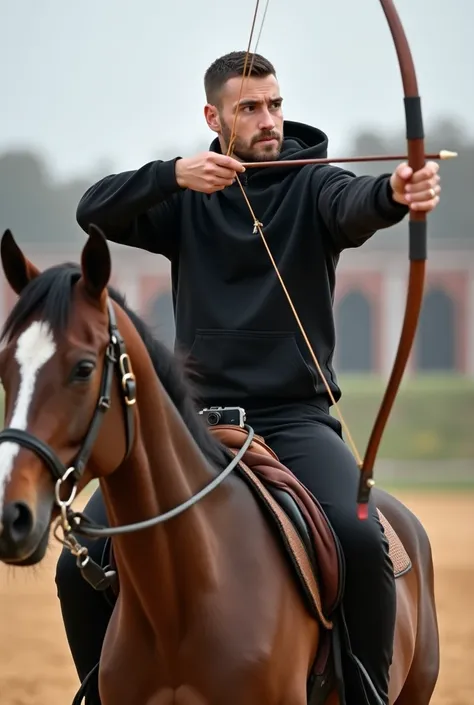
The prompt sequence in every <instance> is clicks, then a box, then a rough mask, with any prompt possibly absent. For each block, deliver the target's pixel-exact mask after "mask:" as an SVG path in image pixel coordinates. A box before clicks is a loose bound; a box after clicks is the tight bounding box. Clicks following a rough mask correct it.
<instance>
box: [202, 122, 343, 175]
mask: <svg viewBox="0 0 474 705" xmlns="http://www.w3.org/2000/svg"><path fill="white" fill-rule="evenodd" d="M328 141H329V140H328V136H327V135H326V134H325V133H324V132H323V131H322V130H320V129H319V128H318V127H312V126H311V125H306V124H304V123H302V122H293V121H291V120H284V122H283V144H282V149H281V152H280V156H279V157H278V160H277V161H278V162H281V166H282V169H284V167H285V164H284V163H285V161H288V160H290V159H324V158H326V157H327V155H328ZM210 151H211V152H219V153H221V147H220V144H219V139H218V138H217V137H216V138H215V139H214V140H213V142H212V143H211V146H210ZM275 170H276V171H278V172H280V171H281V170H280V169H279V168H278V167H273V168H272V170H271V171H272V172H273V173H274V172H275ZM261 171H263V169H262V170H260V169H259V168H258V167H255V168H252V169H251V170H249V171H248V175H249V176H250V175H253V174H255V173H256V172H261Z"/></svg>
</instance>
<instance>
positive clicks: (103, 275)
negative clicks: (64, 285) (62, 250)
mask: <svg viewBox="0 0 474 705" xmlns="http://www.w3.org/2000/svg"><path fill="white" fill-rule="evenodd" d="M81 267H82V278H83V281H84V287H85V289H86V291H87V292H88V293H89V294H90V295H91V296H93V297H94V298H96V299H99V298H100V297H101V295H102V293H103V291H104V289H105V288H106V286H107V284H108V283H109V279H110V274H111V270H112V263H111V259H110V251H109V247H108V245H107V239H106V237H105V235H104V233H103V232H102V230H100V228H98V227H97V226H96V225H92V224H91V225H89V239H88V240H87V242H86V244H85V245H84V248H83V250H82V257H81Z"/></svg>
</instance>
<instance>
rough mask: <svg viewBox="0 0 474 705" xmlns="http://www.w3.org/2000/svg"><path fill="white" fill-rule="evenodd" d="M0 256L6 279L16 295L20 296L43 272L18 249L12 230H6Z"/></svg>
mask: <svg viewBox="0 0 474 705" xmlns="http://www.w3.org/2000/svg"><path fill="white" fill-rule="evenodd" d="M0 255H1V257H2V266H3V271H4V272H5V277H6V278H7V281H8V283H9V284H10V286H11V288H12V289H13V291H14V292H15V294H18V296H19V295H20V294H21V292H22V291H23V289H24V288H25V286H26V285H27V284H29V282H30V281H31V280H32V279H35V278H36V277H37V276H38V275H39V274H41V272H40V270H39V269H38V268H37V267H35V265H34V264H33V263H32V262H30V260H29V259H28V258H27V257H25V255H24V254H23V252H22V251H21V250H20V248H19V247H18V245H17V243H16V241H15V238H14V237H13V233H12V231H11V230H8V229H7V230H5V232H4V233H3V235H2V241H1V243H0Z"/></svg>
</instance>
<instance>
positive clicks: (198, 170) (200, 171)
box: [175, 152, 245, 193]
mask: <svg viewBox="0 0 474 705" xmlns="http://www.w3.org/2000/svg"><path fill="white" fill-rule="evenodd" d="M243 171H245V167H243V166H242V164H241V163H240V162H239V161H237V160H236V159H233V158H232V157H226V156H225V155H224V154H218V153H217V152H203V153H202V154H198V155H197V156H195V157H188V158H183V159H178V160H177V161H176V166H175V173H176V180H177V182H178V185H179V186H180V187H181V188H189V189H191V190H192V191H200V192H201V193H214V192H215V191H222V189H224V188H225V187H226V186H231V185H232V184H233V183H234V181H235V177H236V174H237V173H242V172H243Z"/></svg>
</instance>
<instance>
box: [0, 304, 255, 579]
mask: <svg viewBox="0 0 474 705" xmlns="http://www.w3.org/2000/svg"><path fill="white" fill-rule="evenodd" d="M107 310H108V332H109V344H108V346H107V349H106V352H105V361H104V367H103V371H102V379H101V384H100V392H99V397H98V400H97V404H96V407H95V410H94V413H93V416H92V420H91V422H90V424H89V428H88V430H87V433H86V435H85V437H84V440H83V442H82V446H81V449H80V450H79V452H78V453H77V455H76V457H75V458H74V459H73V461H72V462H71V463H70V464H69V465H65V464H64V463H63V462H62V461H61V460H60V459H59V457H58V456H57V454H56V453H55V451H54V450H53V449H52V448H51V447H50V446H49V445H48V444H47V443H45V442H44V441H42V440H41V439H39V438H37V437H36V436H34V435H33V434H31V433H29V432H28V431H23V430H21V429H18V428H12V427H7V428H4V429H3V430H2V431H1V432H0V443H17V444H18V445H20V446H21V447H22V448H25V449H27V450H30V451H32V452H33V453H35V455H36V456H38V457H39V458H40V459H41V460H42V461H43V462H44V464H45V465H46V467H47V468H48V470H49V471H50V473H51V475H52V477H53V478H54V480H56V485H55V502H56V505H57V506H58V507H59V509H60V516H59V517H58V519H57V521H56V524H55V527H54V536H55V538H56V539H57V540H58V541H59V542H60V543H62V544H63V545H64V546H66V547H67V548H68V549H69V550H70V551H71V553H73V555H75V556H76V557H77V562H78V566H79V567H80V568H81V570H83V572H84V570H85V569H86V567H89V568H92V569H93V570H95V571H96V572H97V571H101V570H102V569H101V568H100V566H98V565H97V564H95V563H94V562H93V561H92V559H90V557H89V556H88V551H87V548H86V547H84V546H81V545H80V543H79V542H78V541H77V539H76V538H75V537H74V534H80V535H84V536H88V537H90V538H103V537H112V536H117V535H120V534H130V533H134V532H136V531H141V530H143V529H149V528H153V527H154V526H157V525H158V524H162V523H163V522H165V521H168V520H169V519H172V518H174V517H176V516H178V515H179V514H181V513H183V512H185V511H186V510H187V509H189V508H191V507H193V506H194V505H195V504H197V502H199V501H200V500H201V499H202V498H203V497H205V496H206V495H208V494H209V493H210V492H212V491H213V490H214V489H215V488H216V487H218V486H219V485H220V484H221V483H222V482H223V481H224V480H225V479H226V477H228V475H230V473H231V472H232V471H233V470H234V469H235V467H236V466H237V465H238V463H239V462H240V461H241V460H242V458H243V456H244V454H245V453H246V451H247V450H248V448H249V447H250V445H251V443H252V441H253V437H254V430H253V429H252V428H251V427H250V426H245V428H246V430H247V432H248V436H247V438H246V440H245V443H244V444H243V446H242V448H241V449H240V450H239V452H238V453H237V454H236V455H233V454H232V453H231V452H230V451H229V456H231V455H232V460H231V461H230V462H229V464H228V465H227V466H226V467H225V468H224V470H222V471H221V472H220V473H219V474H218V475H217V476H216V477H215V478H213V480H212V481H211V482H209V483H208V484H207V485H206V486H205V487H204V488H202V489H201V490H199V491H198V492H197V493H196V494H194V495H193V496H191V497H190V498H189V499H187V500H186V501H184V502H182V503H181V504H179V505H178V506H177V507H174V508H173V509H171V510H169V511H167V512H165V513H163V514H160V515H158V516H156V517H153V518H152V519H147V520H145V521H141V522H137V523H134V524H126V525H123V526H117V527H113V528H106V527H103V526H98V525H96V524H94V523H93V522H92V521H91V520H90V519H89V518H88V517H87V516H86V515H84V514H82V513H80V512H73V511H72V508H71V505H72V503H73V501H74V499H75V498H76V494H77V486H78V483H79V481H80V480H81V479H82V477H83V475H84V471H85V469H86V466H87V462H88V460H89V458H90V455H91V453H92V450H93V447H94V444H95V442H96V440H97V436H98V433H99V430H100V427H101V424H102V422H103V420H104V417H105V413H106V412H107V411H108V410H109V409H110V408H111V404H112V384H113V380H114V374H116V375H117V377H118V380H119V387H120V392H121V400H122V405H123V409H124V416H125V429H126V449H125V456H124V458H123V461H124V460H126V458H127V457H128V456H129V454H130V452H131V450H132V447H133V443H134V439H135V406H136V403H137V389H136V379H135V375H134V373H133V370H132V364H131V361H130V357H129V355H128V353H127V350H126V346H125V341H124V339H123V337H122V336H121V334H120V331H119V329H118V326H117V318H116V315H115V310H114V307H113V305H112V302H111V301H110V299H107ZM224 450H225V449H224ZM123 461H122V462H123ZM66 483H72V489H71V490H70V494H69V497H68V498H67V499H65V500H64V499H62V498H61V494H62V492H61V491H62V487H63V485H64V484H66ZM60 531H61V533H62V536H60V533H59V532H60ZM102 577H103V576H102ZM105 587H107V586H105ZM100 589H103V588H100Z"/></svg>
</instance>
